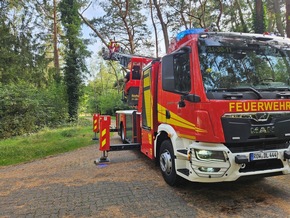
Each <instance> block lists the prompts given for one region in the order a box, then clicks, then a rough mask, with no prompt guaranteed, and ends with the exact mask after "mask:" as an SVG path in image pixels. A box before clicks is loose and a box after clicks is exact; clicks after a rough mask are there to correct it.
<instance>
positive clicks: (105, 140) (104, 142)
mask: <svg viewBox="0 0 290 218" xmlns="http://www.w3.org/2000/svg"><path fill="white" fill-rule="evenodd" d="M106 143H107V139H104V140H103V141H102V147H104V146H105V145H106Z"/></svg>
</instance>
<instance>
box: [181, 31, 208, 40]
mask: <svg viewBox="0 0 290 218" xmlns="http://www.w3.org/2000/svg"><path fill="white" fill-rule="evenodd" d="M203 32H204V29H203V28H194V29H188V30H184V31H182V32H180V33H178V34H177V36H176V40H177V41H179V40H181V39H182V38H183V37H185V36H187V35H190V34H199V33H203Z"/></svg>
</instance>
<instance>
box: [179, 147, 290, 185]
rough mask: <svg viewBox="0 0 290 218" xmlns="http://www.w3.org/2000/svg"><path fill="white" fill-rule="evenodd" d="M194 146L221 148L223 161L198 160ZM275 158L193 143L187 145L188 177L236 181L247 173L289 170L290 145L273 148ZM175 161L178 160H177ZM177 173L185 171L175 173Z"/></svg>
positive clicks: (274, 172)
mask: <svg viewBox="0 0 290 218" xmlns="http://www.w3.org/2000/svg"><path fill="white" fill-rule="evenodd" d="M195 149H199V150H200V149H202V150H209V151H223V152H224V154H225V160H224V161H204V160H199V159H198V158H197V157H196V155H195ZM273 152H275V153H276V154H277V156H276V157H275V158H269V159H263V160H251V159H250V155H251V153H253V152H240V153H232V152H231V151H230V150H229V149H228V148H227V147H226V146H225V145H223V144H214V145H213V144H210V143H196V144H191V145H190V146H189V148H188V157H189V158H188V159H189V161H188V162H187V167H186V168H187V169H188V170H189V173H188V175H187V179H188V180H190V181H195V182H223V181H235V180H237V179H239V178H240V177H246V176H254V175H261V176H268V175H274V174H289V173H290V147H288V148H287V149H279V150H275V151H273ZM176 162H177V165H178V160H176ZM178 174H179V175H180V176H182V177H184V175H182V174H180V173H178Z"/></svg>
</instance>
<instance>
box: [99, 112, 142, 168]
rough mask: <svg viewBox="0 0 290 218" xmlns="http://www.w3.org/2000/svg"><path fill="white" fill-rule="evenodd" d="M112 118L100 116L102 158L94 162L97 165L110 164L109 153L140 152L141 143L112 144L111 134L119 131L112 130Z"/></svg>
mask: <svg viewBox="0 0 290 218" xmlns="http://www.w3.org/2000/svg"><path fill="white" fill-rule="evenodd" d="M110 124H111V117H110V116H106V115H101V116H100V125H99V126H100V141H99V142H100V148H99V150H100V151H102V156H101V157H100V158H98V159H96V160H95V161H94V163H95V164H100V163H105V162H110V159H109V158H108V155H109V151H122V150H140V148H141V144H140V143H128V144H114V145H111V144H110V132H117V131H118V129H110Z"/></svg>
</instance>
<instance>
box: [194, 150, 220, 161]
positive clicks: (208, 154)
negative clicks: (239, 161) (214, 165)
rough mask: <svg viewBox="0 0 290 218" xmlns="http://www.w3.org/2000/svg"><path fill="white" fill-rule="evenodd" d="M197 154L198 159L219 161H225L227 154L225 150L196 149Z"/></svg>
mask: <svg viewBox="0 0 290 218" xmlns="http://www.w3.org/2000/svg"><path fill="white" fill-rule="evenodd" d="M194 151H195V156H196V158H197V159H198V160H204V161H219V162H225V161H226V158H225V154H224V152H223V151H212V150H199V149H194Z"/></svg>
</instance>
